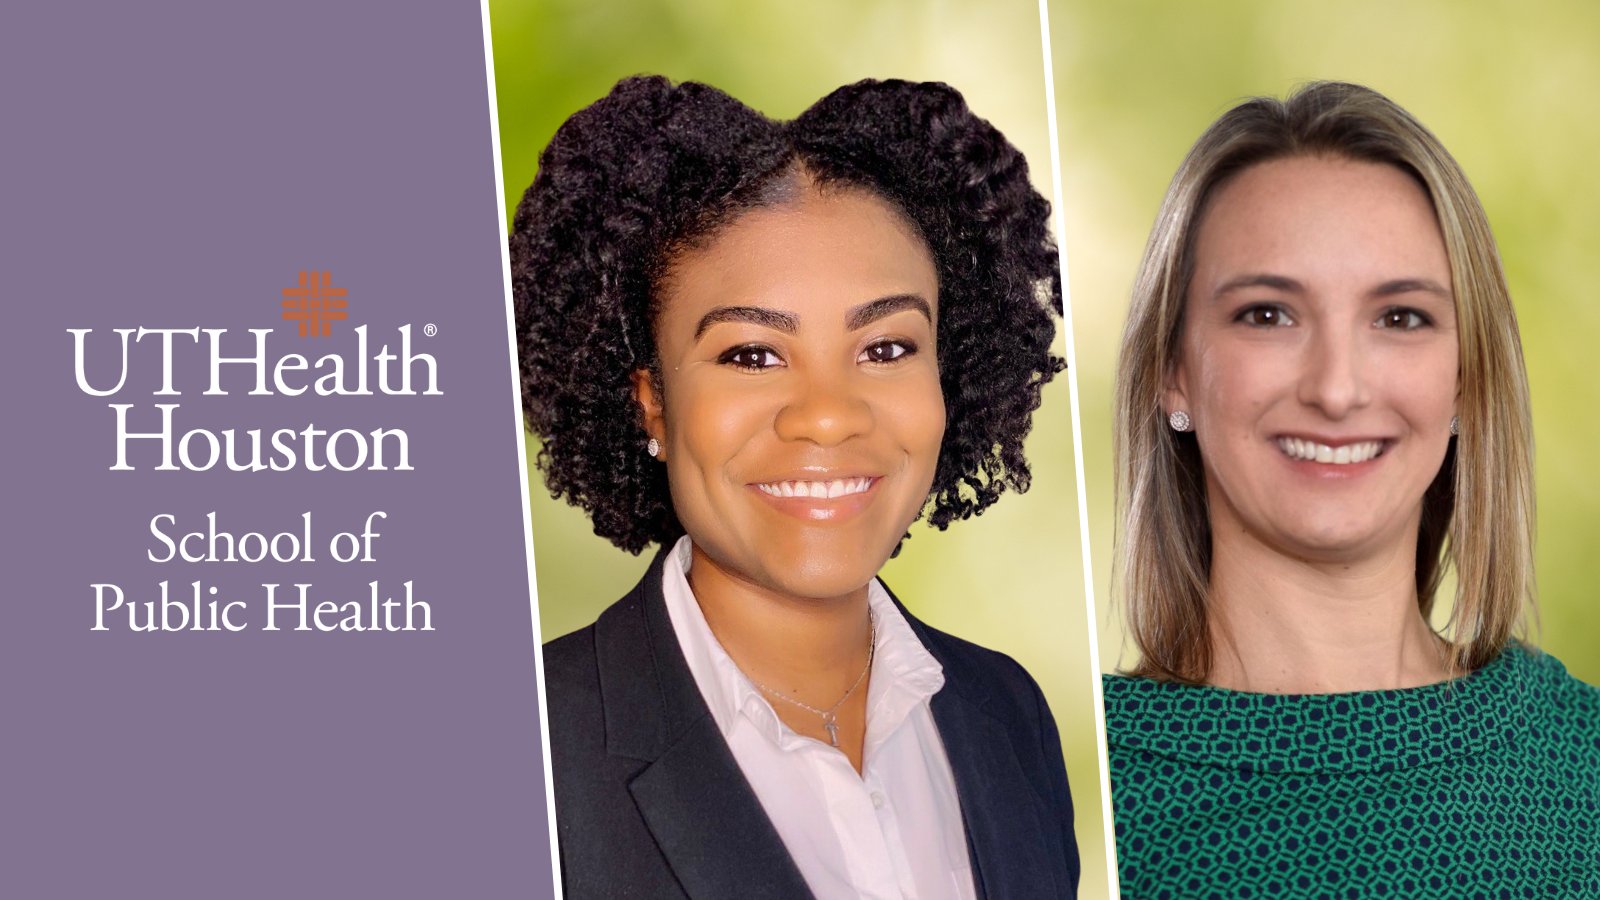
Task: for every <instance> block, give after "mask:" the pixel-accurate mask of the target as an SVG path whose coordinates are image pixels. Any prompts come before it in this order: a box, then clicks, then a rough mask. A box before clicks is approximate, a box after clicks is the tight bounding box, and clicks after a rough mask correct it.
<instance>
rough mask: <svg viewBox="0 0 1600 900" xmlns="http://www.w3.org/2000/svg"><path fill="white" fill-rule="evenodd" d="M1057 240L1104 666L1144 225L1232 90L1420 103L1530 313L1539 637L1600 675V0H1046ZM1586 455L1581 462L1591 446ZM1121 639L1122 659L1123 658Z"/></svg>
mask: <svg viewBox="0 0 1600 900" xmlns="http://www.w3.org/2000/svg"><path fill="white" fill-rule="evenodd" d="M1050 14H1051V38H1052V43H1053V50H1054V66H1055V80H1056V86H1057V94H1056V100H1057V104H1058V108H1059V111H1060V112H1059V123H1060V134H1061V141H1062V158H1063V166H1064V173H1063V178H1064V186H1063V196H1064V197H1065V206H1066V215H1067V247H1068V250H1069V260H1068V264H1069V267H1070V286H1071V290H1072V309H1073V322H1074V328H1075V331H1076V336H1077V350H1078V371H1079V379H1080V387H1081V390H1082V392H1083V438H1084V442H1083V446H1082V448H1081V452H1082V453H1083V455H1084V463H1085V466H1086V468H1087V470H1088V477H1089V484H1088V495H1089V504H1090V510H1091V522H1090V534H1091V538H1092V542H1093V546H1094V555H1093V568H1094V571H1095V573H1096V582H1097V584H1096V588H1097V590H1096V596H1097V597H1099V598H1102V602H1101V603H1100V610H1101V612H1100V618H1101V620H1102V621H1101V623H1100V629H1099V630H1100V637H1101V642H1100V646H1101V648H1102V652H1101V662H1102V665H1103V666H1104V667H1105V668H1106V669H1107V670H1110V669H1112V668H1115V667H1116V666H1117V663H1118V653H1117V650H1118V648H1119V647H1122V646H1123V632H1122V629H1121V627H1120V625H1119V623H1118V622H1117V621H1116V619H1115V617H1114V615H1113V614H1112V613H1111V611H1110V610H1109V607H1110V604H1108V603H1106V602H1104V598H1106V597H1108V596H1110V595H1109V594H1108V591H1107V588H1108V582H1109V578H1110V573H1111V547H1112V527H1113V503H1114V498H1113V490H1114V487H1113V484H1112V474H1111V473H1112V461H1111V435H1110V415H1111V387H1112V384H1111V381H1112V374H1113V372H1114V367H1115V363H1116V359H1115V356H1116V350H1117V345H1118V341H1119V337H1120V330H1121V327H1122V321H1123V316H1124V314H1125V313H1126V310H1127V305H1128V297H1129V292H1130V291H1131V289H1132V284H1133V277H1134V273H1135V271H1136V269H1137V267H1138V263H1139V258H1140V255H1141V253H1142V251H1143V247H1144V241H1145V238H1146V236H1147V235H1148V233H1149V229H1150V226H1151V223H1152V222H1153V221H1154V219H1155V214H1156V209H1157V207H1158V206H1159V204H1160V200H1161V196H1162V194H1163V192H1164V191H1165V189H1166V186H1167V182H1168V181H1169V180H1170V179H1171V177H1172V174H1173V172H1174V171H1175V170H1176V169H1177V167H1178V163H1179V161H1180V159H1181V158H1182V156H1183V154H1184V153H1185V152H1186V151H1187V149H1188V147H1189V146H1190V144H1191V143H1192V142H1193V141H1194V139H1195V138H1196V137H1198V136H1199V134H1200V132H1201V131H1202V130H1203V129H1204V128H1205V127H1206V126H1207V125H1208V124H1210V122H1211V121H1212V120H1214V119H1215V118H1216V117H1217V116H1218V115H1220V114H1221V113H1222V112H1223V111H1225V110H1226V109H1227V108H1229V107H1230V106H1232V105H1233V104H1234V103H1236V102H1237V101H1238V100H1240V99H1242V98H1244V97H1247V96H1253V95H1259V94H1272V95H1277V96H1282V95H1283V94H1284V93H1286V92H1287V91H1289V90H1290V89H1291V88H1293V87H1294V86H1295V85H1297V84H1300V83H1302V82H1305V81H1310V80H1314V79H1339V80H1344V81H1354V82H1359V83H1362V84H1366V85H1369V86H1371V87H1373V88H1376V89H1377V90H1379V91H1382V92H1384V93H1385V94H1388V95H1389V96H1390V97H1391V98H1393V99H1394V100H1395V101H1396V102H1398V103H1399V104H1400V105H1402V106H1404V107H1406V108H1407V109H1408V110H1410V111H1411V112H1412V113H1413V114H1414V115H1416V116H1417V117H1418V118H1419V119H1421V120H1422V121H1423V122H1424V123H1425V124H1426V125H1427V126H1428V127H1429V128H1430V129H1431V130H1432V131H1433V132H1434V133H1435V134H1437V135H1438V136H1439V138H1440V139H1441V140H1442V141H1443V142H1444V144H1445V146H1447V147H1449V148H1450V151H1451V152H1452V153H1453V154H1454V155H1455V156H1456V158H1457V160H1459V161H1460V163H1461V165H1462V166H1463V168H1465V169H1466V172H1467V175H1468V177H1469V178H1470V179H1471V180H1472V183H1473V185H1474V186H1475V187H1476V188H1477V190H1478V192H1479V195H1480V196H1481V197H1482V199H1483V203H1484V206H1485V207H1486V208H1487V209H1488V211H1489V218H1490V221H1491V222H1492V223H1493V226H1494V230H1495V234H1496V237H1497V238H1498V239H1499V243H1500V252H1501V256H1502V258H1503V259H1504V260H1505V264H1506V269H1507V273H1508V275H1509V277H1510V281H1511V291H1512V297H1513V298H1514V299H1515V301H1516V305H1517V312H1518V316H1519V320H1520V324H1521V329H1522V338H1523V348H1524V352H1525V354H1526V358H1527V364H1528V374H1529V380H1530V382H1531V384H1532V391H1533V414H1534V425H1535V433H1536V440H1537V444H1536V447H1537V454H1538V462H1537V484H1538V492H1539V494H1538V503H1539V507H1538V510H1539V544H1538V572H1539V592H1538V593H1539V603H1538V607H1539V622H1538V627H1536V628H1535V629H1534V630H1533V632H1532V636H1533V637H1534V639H1535V641H1536V642H1537V643H1539V644H1540V645H1542V646H1543V647H1544V648H1545V649H1547V650H1548V651H1549V652H1551V653H1553V654H1554V655H1556V656H1557V657H1559V658H1560V659H1561V660H1563V661H1564V662H1565V663H1566V666H1567V668H1568V670H1569V671H1571V672H1572V673H1573V674H1575V675H1577V676H1578V677H1579V678H1582V679H1584V680H1586V681H1589V682H1591V683H1597V684H1600V604H1595V603H1591V602H1590V601H1589V600H1588V599H1587V598H1588V591H1589V588H1588V580H1589V569H1588V567H1589V563H1590V562H1592V561H1593V560H1592V559H1591V556H1590V555H1591V554H1593V553H1594V551H1595V546H1596V534H1597V532H1600V480H1597V479H1594V478H1591V477H1590V473H1589V466H1590V465H1591V463H1593V461H1594V457H1593V456H1592V455H1591V454H1592V453H1593V450H1592V449H1586V448H1593V447H1595V446H1596V445H1597V444H1600V416H1596V415H1595V414H1594V409H1595V408H1597V407H1600V376H1597V374H1596V372H1595V370H1594V368H1593V366H1594V359H1595V354H1594V350H1593V345H1594V342H1595V340H1596V337H1597V336H1600V303H1597V302H1596V300H1595V298H1594V297H1592V296H1590V292H1589V289H1588V288H1587V287H1586V285H1587V284H1588V275H1589V272H1588V270H1589V269H1590V268H1591V267H1593V266H1594V264H1595V257H1594V251H1593V246H1594V242H1595V237H1596V234H1597V233H1600V167H1597V166H1596V165H1595V162H1594V160H1595V158H1596V156H1597V154H1600V116H1597V115H1596V114H1595V111H1596V98H1597V96H1600V7H1597V6H1595V5H1594V4H1590V3H1583V2H1554V3H1541V4H1537V5H1532V6H1530V5H1524V4H1518V3H1512V2H1505V0H1499V2H1481V3H1473V4H1460V3H1454V2H1449V0H1424V2H1415V0H1413V2H1403V3H1394V2H1375V0H1355V2H1346V3H1339V4H1312V3H1304V2H1284V0H1252V2H1240V0H1230V2H1218V3H1205V4H1186V3H1172V2H1170V0H1126V2H1122V3H1116V4H1108V3H1092V2H1086V0H1067V2H1062V0H1052V2H1051V4H1050ZM1585 460H1589V462H1585ZM1132 658H1133V655H1132V650H1131V649H1129V648H1124V651H1123V655H1122V658H1121V661H1122V663H1123V664H1124V665H1126V664H1128V663H1130V662H1131V661H1132Z"/></svg>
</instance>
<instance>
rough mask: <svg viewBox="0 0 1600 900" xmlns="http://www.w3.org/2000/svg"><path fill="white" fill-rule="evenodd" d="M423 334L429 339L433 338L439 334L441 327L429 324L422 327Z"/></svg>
mask: <svg viewBox="0 0 1600 900" xmlns="http://www.w3.org/2000/svg"><path fill="white" fill-rule="evenodd" d="M422 333H423V334H424V335H426V336H427V337H433V336H434V335H436V334H438V333H439V326H437V325H435V324H433V323H432V322H429V323H428V324H426V325H424V326H422Z"/></svg>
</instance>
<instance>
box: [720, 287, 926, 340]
mask: <svg viewBox="0 0 1600 900" xmlns="http://www.w3.org/2000/svg"><path fill="white" fill-rule="evenodd" d="M907 309H910V310H915V311H917V312H920V313H922V316H923V318H925V319H927V320H928V321H929V322H930V323H931V322H932V321H933V307H932V306H930V305H928V301H926V300H924V299H922V298H921V297H919V296H917V295H916V294H895V295H893V296H890V297H880V298H878V299H877V300H869V301H868V302H866V303H863V304H861V305H860V306H853V307H851V308H850V310H849V311H848V312H846V313H845V316H844V321H845V328H846V329H848V330H850V331H855V330H856V329H858V328H865V327H866V326H868V325H870V324H872V323H873V322H876V321H878V320H879V319H881V318H883V317H885V316H890V315H893V314H895V313H897V312H900V311H901V310H907ZM722 322H749V323H751V324H753V325H760V326H763V327H765V328H772V329H774V330H777V331H782V332H784V333H785V334H795V333H796V332H798V331H799V330H800V317H799V316H797V315H795V314H794V313H792V312H786V311H784V310H779V309H769V308H767V307H765V306H718V307H716V308H715V309H713V310H711V311H710V312H708V313H706V314H705V315H704V316H701V317H700V324H698V325H696V326H695V329H694V339H695V340H697V341H698V340H699V339H700V338H701V337H702V336H704V335H705V333H706V332H707V331H709V330H710V329H711V326H713V325H717V324H720V323H722Z"/></svg>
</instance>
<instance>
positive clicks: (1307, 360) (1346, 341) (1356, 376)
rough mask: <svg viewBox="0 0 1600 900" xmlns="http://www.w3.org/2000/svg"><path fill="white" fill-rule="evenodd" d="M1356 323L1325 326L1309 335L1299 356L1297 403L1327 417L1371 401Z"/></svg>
mask: <svg viewBox="0 0 1600 900" xmlns="http://www.w3.org/2000/svg"><path fill="white" fill-rule="evenodd" d="M1364 355H1365V354H1364V352H1363V349H1362V340H1361V335H1360V334H1359V326H1357V327H1356V328H1354V329H1349V330H1346V329H1340V328H1326V329H1321V330H1320V333H1318V334H1316V335H1314V336H1312V337H1311V339H1310V340H1309V341H1308V345H1307V347H1306V348H1305V354H1304V359H1303V360H1302V365H1301V373H1300V386H1299V399H1300V402H1301V403H1304V404H1306V405H1308V406H1314V407H1316V408H1318V409H1320V410H1321V411H1322V413H1323V414H1324V415H1326V416H1327V417H1328V418H1330V419H1342V418H1344V417H1345V416H1347V415H1349V414H1350V413H1351V412H1352V411H1354V410H1357V409H1360V408H1361V407H1363V406H1366V405H1367V404H1368V403H1369V402H1371V399H1372V395H1371V388H1370V385H1369V383H1368V372H1367V371H1366V366H1365V364H1364Z"/></svg>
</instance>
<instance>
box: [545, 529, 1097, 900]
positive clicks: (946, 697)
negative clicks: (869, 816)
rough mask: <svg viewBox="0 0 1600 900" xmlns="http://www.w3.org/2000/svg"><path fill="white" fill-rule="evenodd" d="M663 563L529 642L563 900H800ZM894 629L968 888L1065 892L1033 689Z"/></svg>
mask: <svg viewBox="0 0 1600 900" xmlns="http://www.w3.org/2000/svg"><path fill="white" fill-rule="evenodd" d="M665 556H666V552H665V551H664V552H662V553H658V554H657V555H656V558H655V562H654V563H652V564H651V566H650V570H649V571H648V572H646V573H645V576H644V579H643V580H642V581H640V582H639V584H638V585H636V586H635V587H634V589H633V590H632V591H630V592H629V593H628V595H627V596H625V597H623V598H622V599H621V600H619V601H617V602H616V603H615V604H613V605H612V606H611V607H610V608H609V609H607V610H606V611H605V612H603V613H601V614H600V618H599V619H598V620H597V621H596V622H595V623H594V624H593V625H591V626H589V627H588V628H584V629H582V630H579V631H575V632H573V633H572V634H569V635H566V636H565V637H562V638H558V639H557V640H554V641H551V642H550V643H548V644H546V645H545V647H544V671H545V679H546V697H547V698H548V701H549V708H550V754H551V761H552V764H553V766H554V771H555V796H556V830H557V834H558V837H559V839H560V847H561V875H562V881H563V883H564V885H565V891H564V892H565V896H566V897H567V898H568V900H585V898H591V897H595V898H616V897H647V898H652V900H654V898H681V897H689V898H693V900H757V898H784V900H786V898H804V897H810V896H811V892H810V890H809V888H807V887H806V883H805V880H804V879H803V878H802V877H801V875H800V870H799V869H798V868H797V867H796V866H795V864H794V861H793V860H792V859H790V857H789V853H788V851H787V850H786V849H784V846H783V842H782V841H781V840H780V839H779V838H778V832H777V830H776V829H774V828H773V826H772V823H771V821H770V820H768V819H767V815H766V812H765V811H764V810H763V809H762V808H761V803H760V801H759V800H757V799H756V795H755V792H754V791H752V790H751V788H750V785H749V783H748V782H746V781H745V778H744V774H743V773H742V772H741V771H740V770H739V765H738V763H737V762H735V761H734V758H733V753H732V751H730V750H729V749H728V745H727V743H726V742H725V741H724V740H723V738H722V732H721V731H720V730H718V728H717V724H716V721H715V720H714V719H712V717H711V711H710V709H709V708H708V707H707V706H706V703H705V700H704V699H702V698H701V696H700V691H699V688H698V687H696V685H695V682H694V676H693V675H692V674H691V673H690V671H689V664H688V663H687V662H686V661H685V660H684V656H683V651H682V650H681V649H680V648H679V647H678V641H677V637H676V635H675V634H674V632H673V630H672V622H671V620H670V619H669V618H668V616H667V607H666V600H665V598H664V597H663V595H662V590H661V569H662V562H663V560H664V559H665ZM897 602H898V601H897ZM901 611H902V612H904V608H903V607H902V610H901ZM906 620H907V621H908V622H910V624H911V630H912V632H913V633H915V634H916V636H917V637H918V639H920V640H921V641H922V644H923V646H925V647H927V648H928V652H930V653H932V654H933V656H934V658H935V659H937V660H938V661H939V663H940V665H942V666H943V667H944V677H945V684H944V688H943V689H941V690H940V691H939V693H937V694H935V695H934V696H933V698H932V700H931V705H932V710H933V720H934V723H935V724H936V725H937V726H938V729H939V735H940V737H941V738H942V739H943V741H944V748H945V754H946V755H947V756H948V757H949V759H950V768H951V770H952V771H953V772H954V773H955V782H956V794H957V796H958V797H959V798H960V801H961V817H962V820H963V823H964V824H965V826H966V832H967V850H968V853H969V857H970V859H971V862H972V876H973V881H974V882H975V883H976V885H977V888H978V895H979V896H980V897H984V898H988V900H1012V898H1035V897H1037V898H1062V897H1074V896H1076V893H1077V885H1078V847H1077V842H1076V840H1075V839H1074V837H1073V831H1072V798H1071V795H1070V794H1069V793H1068V790H1067V773H1066V767H1065V765H1064V764H1063V762H1062V758H1061V741H1060V737H1059V735H1058V733H1057V731H1056V726H1055V721H1054V720H1053V719H1052V718H1051V716H1050V710H1049V709H1048V708H1047V707H1046V706H1045V701H1044V697H1043V696H1042V695H1041V694H1040V693H1039V688H1038V686H1037V685H1036V684H1034V682H1033V679H1032V678H1030V677H1029V676H1028V673H1027V672H1025V671H1023V669H1022V667H1021V666H1019V665H1018V664H1017V663H1016V662H1015V661H1013V660H1012V659H1010V658H1009V657H1007V656H1004V655H1002V654H999V653H995V652H994V651H991V650H985V649H983V648H982V647H978V646H976V645H973V644H970V643H967V642H966V641H963V640H960V639H959V638H954V637H951V636H950V635H947V634H944V633H942V632H939V631H935V630H934V629H932V628H929V627H928V626H926V625H923V624H922V623H921V622H918V621H917V620H916V619H914V618H912V617H911V616H910V615H909V614H907V615H906ZM823 900H828V898H823Z"/></svg>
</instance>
